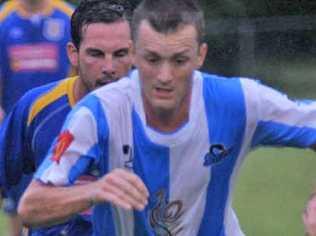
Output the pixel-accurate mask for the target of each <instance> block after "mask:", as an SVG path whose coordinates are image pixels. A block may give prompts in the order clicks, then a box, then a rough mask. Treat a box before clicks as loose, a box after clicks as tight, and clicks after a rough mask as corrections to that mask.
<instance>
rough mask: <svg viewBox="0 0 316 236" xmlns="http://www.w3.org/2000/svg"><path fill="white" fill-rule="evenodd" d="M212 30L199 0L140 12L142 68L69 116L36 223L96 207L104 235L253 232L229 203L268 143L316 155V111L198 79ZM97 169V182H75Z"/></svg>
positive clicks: (37, 192) (262, 90) (136, 19)
mask: <svg viewBox="0 0 316 236" xmlns="http://www.w3.org/2000/svg"><path fill="white" fill-rule="evenodd" d="M203 25H204V24H203V14H202V11H201V9H200V7H199V6H198V4H197V1H195V0H169V1H165V0H144V1H143V2H142V3H141V4H140V5H139V6H138V8H137V9H136V10H135V11H134V16H133V21H132V35H133V43H134V63H135V66H136V67H137V68H138V70H136V71H133V73H132V74H131V75H130V78H125V79H121V80H120V81H118V82H117V83H113V84H111V85H109V86H106V87H103V88H101V89H98V90H96V91H94V92H93V93H91V94H89V95H88V96H86V97H85V98H84V99H83V100H81V102H80V103H79V104H78V105H77V106H76V107H75V108H74V109H73V110H72V112H71V113H70V114H69V116H68V117H67V119H66V121H65V124H64V126H63V129H62V132H61V133H60V135H59V138H58V139H57V140H56V141H55V143H54V144H53V145H52V147H51V149H50V151H49V153H48V155H47V157H46V159H45V161H44V162H43V164H42V165H41V167H40V168H39V169H38V171H37V173H36V175H35V179H34V180H33V181H32V183H31V184H30V186H29V188H28V189H27V190H26V192H25V194H24V196H23V197H22V200H21V204H20V206H19V213H20V214H21V216H22V218H23V220H24V222H25V223H26V224H34V225H37V224H45V223H50V222H53V221H56V220H60V219H67V218H68V217H70V216H71V215H73V214H74V213H76V212H78V211H82V210H84V209H87V208H89V207H91V206H94V212H93V223H94V230H95V232H94V233H95V235H97V236H102V235H106V236H112V235H124V236H133V235H134V236H138V235H181V236H195V235H199V236H210V235H211V236H242V235H244V234H243V232H242V231H241V228H240V226H239V223H238V220H237V217H236V215H235V213H234V211H233V209H232V205H231V203H232V193H233V192H232V191H233V189H234V185H235V181H236V178H237V176H238V172H239V170H240V166H241V164H242V162H243V161H244V158H245V156H246V154H247V153H248V152H249V151H250V150H252V149H254V148H256V147H258V146H265V145H272V146H282V145H283V146H292V147H300V148H314V149H315V144H316V116H315V114H316V103H315V102H311V103H297V102H294V101H292V100H290V99H288V98H287V97H286V96H285V95H283V94H281V93H279V92H277V91H275V90H273V89H271V88H269V87H266V86H264V85H261V84H259V83H257V82H256V81H253V80H250V79H245V78H231V79H228V78H224V77H221V76H216V75H212V74H206V73H202V72H200V71H198V69H199V68H200V66H201V65H202V64H203V62H204V59H205V55H206V52H207V45H206V44H205V43H204V41H203V34H204V30H203V28H204V27H203ZM90 172H91V173H92V172H93V173H95V174H96V175H97V176H98V177H99V178H98V180H97V181H95V182H92V183H89V184H86V185H82V186H74V185H73V183H74V182H75V181H76V179H78V177H80V176H81V175H83V174H86V173H90ZM315 200H316V199H315Z"/></svg>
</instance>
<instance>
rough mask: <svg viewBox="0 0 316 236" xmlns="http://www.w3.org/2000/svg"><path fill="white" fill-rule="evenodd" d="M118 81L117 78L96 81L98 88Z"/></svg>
mask: <svg viewBox="0 0 316 236" xmlns="http://www.w3.org/2000/svg"><path fill="white" fill-rule="evenodd" d="M116 81H117V79H113V80H107V81H98V82H97V83H96V88H100V87H103V86H105V85H108V84H111V83H113V82H116Z"/></svg>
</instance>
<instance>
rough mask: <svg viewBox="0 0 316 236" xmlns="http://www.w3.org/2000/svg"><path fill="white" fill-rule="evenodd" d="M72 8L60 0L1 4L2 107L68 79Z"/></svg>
mask: <svg viewBox="0 0 316 236" xmlns="http://www.w3.org/2000/svg"><path fill="white" fill-rule="evenodd" d="M72 12H73V7H72V6H70V5H69V4H68V3H66V2H64V1H61V0H54V1H51V0H10V1H6V2H4V3H3V4H2V5H1V6H0V82H1V87H2V89H1V91H0V95H1V104H0V108H2V109H3V111H4V113H8V112H9V111H10V110H11V109H12V107H13V105H14V104H15V102H17V100H18V99H19V98H20V97H21V96H22V95H23V94H24V93H25V92H26V91H28V90H29V89H31V88H34V87H37V86H40V85H43V84H46V83H48V82H52V81H56V80H60V79H62V78H65V77H66V76H67V75H68V74H69V72H70V63H69V60H68V58H67V55H66V50H65V49H66V45H67V42H69V39H70V24H69V21H70V15H71V14H72Z"/></svg>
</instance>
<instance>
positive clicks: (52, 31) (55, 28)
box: [43, 18, 65, 41]
mask: <svg viewBox="0 0 316 236" xmlns="http://www.w3.org/2000/svg"><path fill="white" fill-rule="evenodd" d="M64 34H65V22H64V21H63V20H61V19H53V18H49V19H47V20H46V21H45V22H44V28H43V35H44V37H45V38H47V39H48V40H52V41H58V40H60V39H62V37H63V36H64Z"/></svg>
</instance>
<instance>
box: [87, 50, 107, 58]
mask: <svg viewBox="0 0 316 236" xmlns="http://www.w3.org/2000/svg"><path fill="white" fill-rule="evenodd" d="M87 54H88V55H89V56H91V57H102V56H104V53H103V52H102V51H100V50H96V49H88V50H87Z"/></svg>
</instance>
